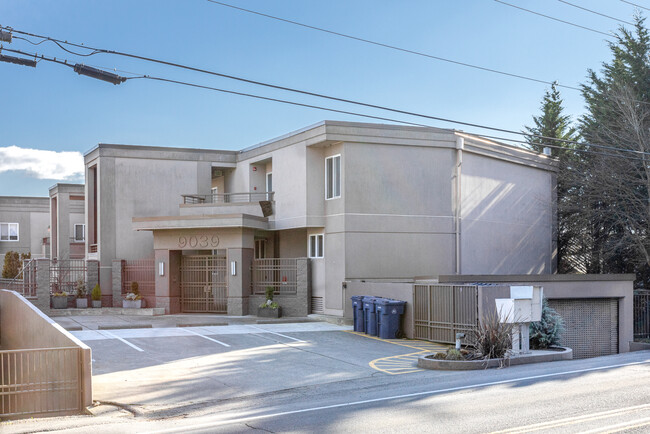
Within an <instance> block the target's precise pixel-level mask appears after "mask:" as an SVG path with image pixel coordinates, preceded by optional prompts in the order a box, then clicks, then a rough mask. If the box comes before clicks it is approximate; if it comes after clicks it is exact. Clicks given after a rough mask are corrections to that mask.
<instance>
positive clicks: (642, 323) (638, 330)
mask: <svg viewBox="0 0 650 434" xmlns="http://www.w3.org/2000/svg"><path fill="white" fill-rule="evenodd" d="M634 339H650V290H642V289H637V290H635V291H634Z"/></svg>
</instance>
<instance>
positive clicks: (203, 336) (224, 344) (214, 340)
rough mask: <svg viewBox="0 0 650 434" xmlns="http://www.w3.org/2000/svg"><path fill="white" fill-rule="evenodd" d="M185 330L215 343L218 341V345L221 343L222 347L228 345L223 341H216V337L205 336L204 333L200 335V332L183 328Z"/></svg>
mask: <svg viewBox="0 0 650 434" xmlns="http://www.w3.org/2000/svg"><path fill="white" fill-rule="evenodd" d="M185 331H186V332H188V333H191V334H193V335H196V336H199V337H202V338H203V339H207V340H209V341H212V342H216V343H218V344H219V345H223V346H224V347H230V345H228V344H226V343H224V342H221V341H218V340H216V339H212V338H209V337H207V336H205V335H202V334H201V333H197V332H195V331H193V330H189V329H185Z"/></svg>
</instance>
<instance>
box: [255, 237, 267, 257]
mask: <svg viewBox="0 0 650 434" xmlns="http://www.w3.org/2000/svg"><path fill="white" fill-rule="evenodd" d="M264 258H266V239H259V240H255V259H264Z"/></svg>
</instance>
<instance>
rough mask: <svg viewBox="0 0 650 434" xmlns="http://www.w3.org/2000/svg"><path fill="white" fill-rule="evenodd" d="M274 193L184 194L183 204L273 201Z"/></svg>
mask: <svg viewBox="0 0 650 434" xmlns="http://www.w3.org/2000/svg"><path fill="white" fill-rule="evenodd" d="M274 194H275V192H273V191H249V192H247V193H214V194H183V195H182V197H183V204H185V205H196V204H202V203H248V202H259V201H272V200H273V196H274Z"/></svg>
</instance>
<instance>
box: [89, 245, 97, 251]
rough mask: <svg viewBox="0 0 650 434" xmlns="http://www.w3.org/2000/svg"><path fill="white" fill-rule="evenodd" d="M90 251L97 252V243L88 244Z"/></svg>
mask: <svg viewBox="0 0 650 434" xmlns="http://www.w3.org/2000/svg"><path fill="white" fill-rule="evenodd" d="M88 253H97V244H90V245H89V246H88Z"/></svg>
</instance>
